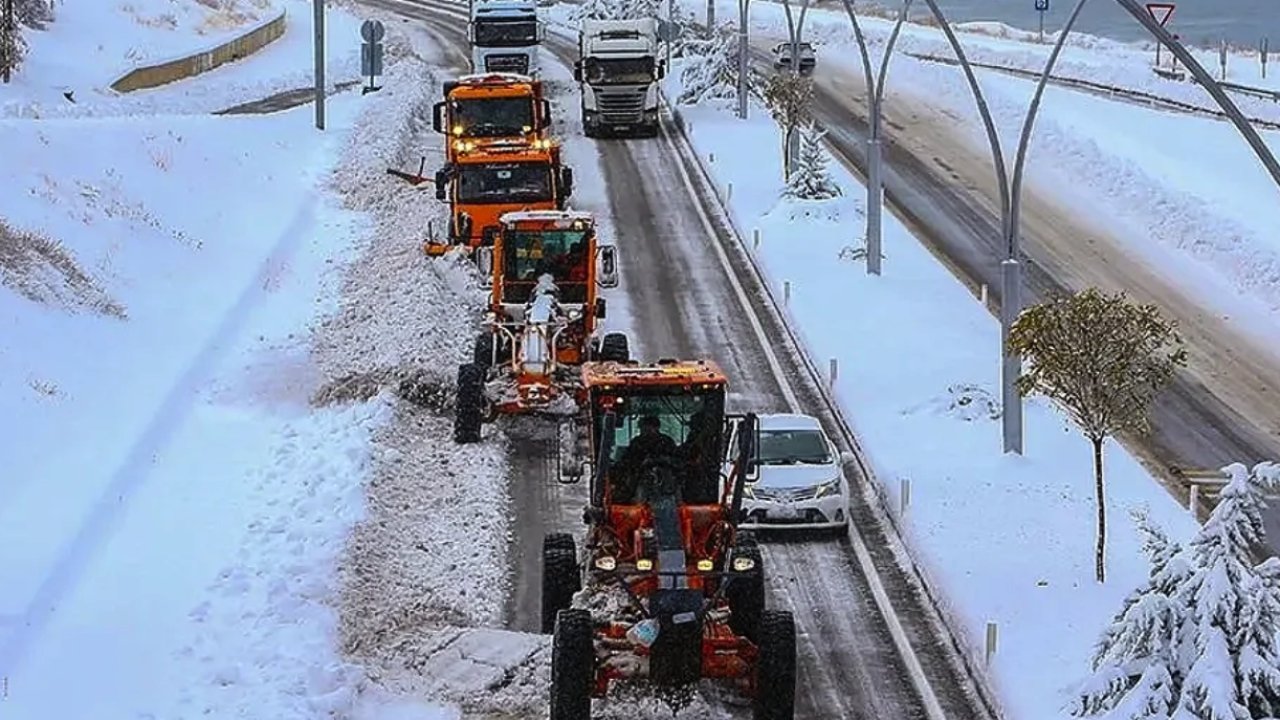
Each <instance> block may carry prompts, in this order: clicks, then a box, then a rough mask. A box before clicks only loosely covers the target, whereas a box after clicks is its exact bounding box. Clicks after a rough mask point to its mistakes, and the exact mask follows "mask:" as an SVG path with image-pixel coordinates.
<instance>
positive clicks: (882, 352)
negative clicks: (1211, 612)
mask: <svg viewBox="0 0 1280 720" xmlns="http://www.w3.org/2000/svg"><path fill="white" fill-rule="evenodd" d="M679 78H680V73H679V70H678V68H677V69H676V70H674V71H673V72H672V73H671V74H670V75H668V86H667V96H668V97H675V96H677V95H678V94H679ZM730 105H731V103H730V102H729V101H715V102H709V103H706V104H704V105H701V106H697V107H692V106H686V107H680V108H679V112H680V115H681V117H682V119H683V122H684V125H685V127H686V128H687V130H688V135H689V137H690V138H691V139H692V144H693V146H694V148H695V149H696V151H697V153H698V156H699V159H700V160H701V162H702V163H703V165H704V167H705V168H706V169H707V170H708V172H709V173H710V175H711V177H712V178H714V180H715V182H716V184H717V185H718V186H719V188H720V190H721V197H727V198H728V205H729V207H730V209H731V214H732V217H733V218H734V222H735V224H736V226H737V227H738V228H739V230H740V232H742V233H744V234H745V235H746V238H747V241H746V242H747V243H748V244H750V243H751V242H752V240H751V237H752V233H753V232H754V231H755V230H757V229H758V230H759V232H760V238H761V239H760V246H759V248H757V249H755V250H753V251H752V252H751V254H752V257H754V259H755V261H756V262H757V264H758V266H759V267H760V268H761V270H762V272H763V274H764V276H765V277H766V278H767V279H768V281H769V283H770V290H771V292H772V293H773V295H774V297H775V298H776V299H777V300H778V301H779V302H782V298H783V296H784V295H783V284H784V283H788V284H789V285H790V300H789V302H787V303H786V306H785V312H786V314H787V315H788V316H789V318H790V321H791V322H792V323H793V326H794V327H795V328H796V330H797V331H798V333H799V334H800V335H801V337H802V338H803V339H804V342H805V345H806V347H807V350H808V352H809V353H810V355H811V356H812V357H813V358H814V360H815V363H816V364H817V365H818V366H819V367H826V365H827V360H828V359H829V358H835V359H837V360H838V362H839V366H840V373H839V379H838V381H837V384H836V389H835V392H836V395H837V397H838V399H839V401H840V402H841V404H842V407H843V410H844V412H845V414H846V417H847V418H849V420H850V422H851V423H852V424H853V426H854V428H855V430H856V431H857V432H858V434H859V436H860V439H861V441H862V443H863V446H864V447H865V448H866V450H867V453H868V455H869V458H868V459H869V461H870V462H871V464H872V466H873V468H874V470H875V472H876V475H877V479H878V480H879V482H880V483H881V484H882V486H883V488H882V492H883V493H884V494H885V495H887V497H888V498H889V499H890V502H891V504H893V505H894V506H895V509H896V507H897V505H898V503H899V502H900V500H901V492H902V488H903V485H902V483H903V482H904V481H909V482H910V484H911V491H910V492H911V501H910V505H909V507H908V508H907V510H906V512H905V514H904V515H902V517H900V525H901V526H902V528H903V529H904V533H905V535H906V538H905V539H906V540H907V543H908V545H909V546H911V547H912V548H913V549H914V553H913V554H914V557H915V559H916V561H917V563H919V564H920V565H921V566H922V567H923V569H924V570H925V572H926V574H927V575H928V576H930V577H931V578H932V581H933V582H934V583H936V585H937V587H939V588H940V589H941V591H942V594H943V595H944V596H945V597H946V598H947V600H948V601H949V604H950V605H951V607H950V608H949V610H950V614H951V615H952V616H953V617H954V618H955V619H956V620H957V621H958V622H959V623H960V626H959V628H958V629H959V630H960V631H961V632H962V633H963V635H964V640H965V641H966V642H967V643H968V645H969V646H970V648H975V649H977V650H976V654H977V655H978V656H979V657H981V648H982V647H983V645H982V642H983V638H984V636H985V633H986V624H987V623H988V622H995V623H998V625H999V646H998V651H997V653H996V656H995V657H994V659H993V661H992V667H991V674H992V679H993V680H994V684H995V686H996V687H997V689H998V691H999V692H1000V694H1001V698H1002V700H1003V702H1004V703H1005V705H1006V709H1007V710H1008V712H1009V715H1010V716H1011V717H1028V718H1031V717H1037V718H1039V717H1057V716H1058V715H1057V713H1056V710H1057V709H1058V708H1060V707H1062V706H1063V704H1064V702H1065V697H1064V695H1063V691H1064V690H1065V689H1066V687H1067V686H1068V682H1069V681H1070V679H1071V675H1070V674H1069V673H1071V672H1072V671H1075V672H1077V673H1083V672H1084V671H1085V669H1087V667H1088V660H1089V658H1090V656H1091V651H1092V646H1093V643H1094V641H1095V640H1096V637H1097V633H1098V632H1100V630H1101V629H1102V628H1103V627H1104V626H1105V624H1106V623H1107V621H1108V620H1109V619H1110V617H1111V615H1112V614H1113V613H1114V611H1115V609H1116V608H1118V607H1119V604H1120V601H1121V599H1123V597H1124V596H1125V594H1127V593H1128V592H1129V590H1130V589H1132V588H1133V587H1135V586H1137V585H1138V584H1139V582H1140V580H1141V578H1143V577H1145V573H1146V562H1145V559H1144V558H1143V556H1142V554H1141V552H1140V545H1141V536H1140V535H1139V533H1138V531H1137V529H1136V527H1135V526H1134V525H1133V523H1130V522H1127V521H1126V520H1125V519H1124V518H1125V512H1126V511H1128V510H1131V509H1143V510H1145V511H1146V512H1148V513H1149V514H1150V516H1151V517H1152V518H1154V519H1155V520H1156V521H1158V522H1159V523H1160V524H1162V525H1163V526H1165V527H1166V528H1168V529H1169V532H1170V533H1171V534H1172V535H1173V536H1174V537H1175V538H1179V539H1181V538H1183V537H1186V536H1187V535H1188V534H1189V533H1190V532H1191V530H1192V528H1194V527H1195V523H1194V521H1193V520H1192V518H1191V517H1190V515H1189V514H1188V513H1187V512H1186V511H1185V510H1184V509H1182V508H1180V507H1179V506H1178V505H1177V504H1176V503H1175V502H1174V501H1173V500H1172V499H1171V498H1170V497H1169V496H1168V494H1167V493H1166V492H1165V490H1164V489H1162V487H1161V486H1160V485H1159V484H1157V483H1156V482H1155V481H1154V480H1153V479H1152V478H1151V477H1150V476H1149V475H1148V473H1147V472H1146V471H1144V470H1143V468H1142V467H1141V466H1140V465H1139V464H1138V463H1137V461H1136V460H1134V459H1133V458H1132V457H1131V456H1130V455H1129V454H1128V453H1127V452H1125V451H1124V450H1123V449H1122V448H1121V447H1119V446H1118V445H1116V444H1115V443H1108V445H1107V448H1106V465H1107V474H1108V491H1109V497H1108V508H1109V515H1110V516H1111V518H1112V523H1111V526H1110V527H1111V532H1110V535H1109V539H1108V582H1107V583H1106V584H1105V585H1098V584H1097V583H1095V582H1094V580H1093V541H1094V535H1093V532H1094V528H1093V523H1094V495H1093V481H1092V464H1091V455H1090V450H1089V444H1088V442H1087V441H1086V440H1084V439H1083V438H1082V437H1081V436H1080V435H1079V433H1078V432H1077V431H1075V430H1074V428H1073V427H1072V425H1071V423H1070V421H1069V419H1068V418H1067V416H1066V415H1065V414H1064V413H1061V412H1059V411H1058V410H1056V409H1055V408H1054V407H1053V406H1052V405H1050V404H1049V403H1047V402H1044V401H1042V400H1039V399H1032V400H1028V401H1027V403H1026V411H1025V422H1026V447H1027V452H1026V455H1025V456H1023V457H1018V456H1007V455H1002V454H1001V453H1000V422H999V412H1000V410H999V403H998V398H999V384H998V383H999V375H998V370H999V366H998V363H997V361H996V351H997V349H998V348H999V346H1000V330H999V325H998V323H997V321H996V320H995V319H994V318H993V317H992V316H991V314H990V313H989V312H988V311H987V310H986V308H984V307H983V306H982V305H981V304H980V303H979V302H978V301H977V299H975V298H974V297H973V295H972V294H971V293H970V292H969V291H968V290H967V289H966V288H965V287H964V286H963V285H962V284H961V283H960V282H959V281H957V280H955V279H954V278H953V277H952V276H951V275H950V274H949V273H948V271H947V270H946V269H945V268H944V267H942V266H941V265H940V264H938V262H937V261H936V259H935V258H934V257H933V256H932V255H931V254H930V253H929V251H928V250H927V249H926V248H925V247H924V246H923V245H922V244H921V243H920V242H919V241H918V240H916V239H915V238H913V237H912V236H911V234H910V233H909V232H908V231H907V230H906V229H905V228H904V227H903V226H902V225H901V223H899V222H898V221H897V220H896V218H893V217H892V216H890V215H886V217H885V225H884V237H885V249H884V253H885V258H884V267H885V271H884V274H883V275H882V276H881V277H878V278H875V277H872V276H868V275H867V274H866V272H865V269H864V260H862V259H861V258H862V257H863V255H862V250H863V249H862V247H861V240H860V239H859V238H860V236H861V233H862V230H861V228H862V227H863V225H864V222H865V221H864V214H863V213H864V204H863V200H864V198H865V197H866V191H865V189H864V188H863V187H862V186H861V185H860V184H859V183H858V182H857V181H856V180H855V179H854V178H853V177H852V176H850V174H849V173H848V172H847V171H845V170H844V169H843V168H842V167H839V166H837V165H835V164H834V163H832V164H831V165H830V166H828V170H829V172H830V173H831V176H832V177H833V178H834V180H835V181H836V183H837V184H838V185H839V187H840V188H841V195H840V196H839V197H836V198H833V199H828V200H819V201H811V200H798V199H794V198H791V197H787V196H786V195H785V189H786V184H785V182H784V180H783V175H782V142H781V133H780V131H779V129H778V128H777V126H776V125H775V124H774V122H773V121H772V120H771V119H770V118H769V114H768V111H767V110H766V109H765V108H763V107H761V106H759V105H756V106H755V107H753V108H752V111H751V119H750V120H748V121H746V122H743V121H740V120H738V119H736V117H734V115H733V113H732V110H731V109H729V108H730ZM743 147H754V148H762V149H765V148H767V149H770V150H771V152H768V153H766V152H763V151H762V152H760V153H750V154H748V153H742V152H741V151H740V149H741V148H743ZM729 183H732V184H733V190H732V194H731V195H730V193H729V192H728V184H729ZM832 298H840V301H839V302H837V303H833V302H832ZM859 308H862V309H864V310H866V309H869V308H874V311H859ZM993 512H998V514H999V516H1000V518H1001V521H1000V522H999V523H998V524H997V523H993V522H992V520H991V518H992V513H993ZM1009 548H1018V551H1017V552H1015V553H1010V552H1009V551H1008V549H1009ZM1064 673H1067V674H1064Z"/></svg>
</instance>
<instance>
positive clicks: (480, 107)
mask: <svg viewBox="0 0 1280 720" xmlns="http://www.w3.org/2000/svg"><path fill="white" fill-rule="evenodd" d="M449 111H450V114H451V117H450V118H449V119H450V123H449V124H450V130H451V131H452V133H453V134H454V135H461V136H462V137H480V138H491V137H509V136H512V135H523V134H524V133H527V132H530V131H531V130H532V129H533V98H528V97H519V98H516V97H509V98H507V97H497V98H468V99H465V100H454V101H453V102H451V103H450V104H449ZM457 128H462V132H461V133H459V132H458V131H457Z"/></svg>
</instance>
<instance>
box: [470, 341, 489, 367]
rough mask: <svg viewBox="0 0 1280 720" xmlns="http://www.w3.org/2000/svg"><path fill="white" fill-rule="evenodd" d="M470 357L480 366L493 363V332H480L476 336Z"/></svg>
mask: <svg viewBox="0 0 1280 720" xmlns="http://www.w3.org/2000/svg"><path fill="white" fill-rule="evenodd" d="M472 357H473V360H472V361H473V362H474V363H475V364H477V365H479V366H480V367H482V368H488V367H489V366H490V365H492V364H493V333H480V334H479V335H477V336H476V344H475V348H474V349H473V350H472Z"/></svg>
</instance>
